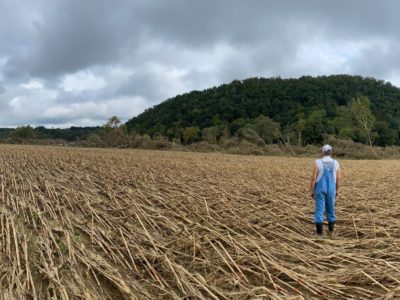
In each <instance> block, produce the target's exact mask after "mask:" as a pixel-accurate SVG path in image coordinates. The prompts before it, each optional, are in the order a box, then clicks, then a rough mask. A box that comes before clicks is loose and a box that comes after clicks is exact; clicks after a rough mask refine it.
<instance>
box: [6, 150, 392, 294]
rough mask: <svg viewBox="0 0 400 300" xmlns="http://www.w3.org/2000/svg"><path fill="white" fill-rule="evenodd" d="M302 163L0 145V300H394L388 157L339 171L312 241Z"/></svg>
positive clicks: (349, 163)
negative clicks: (337, 188)
mask: <svg viewBox="0 0 400 300" xmlns="http://www.w3.org/2000/svg"><path fill="white" fill-rule="evenodd" d="M311 164H312V160H311V159H299V158H297V159H294V158H268V157H251V156H247V157H246V156H229V155H219V154H199V153H197V154H195V153H175V152H155V151H154V152H152V151H124V150H88V149H66V148H50V147H34V146H31V147H28V146H25V147H22V146H1V147H0V182H1V187H0V189H1V190H0V228H1V234H0V296H1V299H360V298H374V299H379V298H381V299H392V298H393V299H394V298H396V297H398V296H399V295H400V290H399V288H398V286H400V251H399V243H400V241H399V236H400V222H399V216H400V210H399V209H400V207H399V206H400V205H399V201H398V198H399V194H400V182H399V181H398V180H397V178H395V176H393V174H395V173H397V170H398V169H399V167H400V162H397V161H344V162H342V165H343V168H344V170H345V175H346V180H345V186H344V187H343V192H342V195H341V197H340V199H339V201H338V204H337V214H338V216H339V221H338V223H337V237H336V239H334V240H330V239H324V240H322V241H320V240H317V239H315V238H314V236H313V235H314V227H313V224H312V210H313V202H312V200H311V198H310V197H309V196H308V193H307V185H308V180H309V175H310V174H309V171H310V170H309V169H310V165H311Z"/></svg>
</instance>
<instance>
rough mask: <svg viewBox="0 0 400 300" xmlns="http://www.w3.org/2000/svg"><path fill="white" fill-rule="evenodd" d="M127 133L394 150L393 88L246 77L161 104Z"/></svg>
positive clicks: (396, 111)
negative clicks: (340, 142)
mask: <svg viewBox="0 0 400 300" xmlns="http://www.w3.org/2000/svg"><path fill="white" fill-rule="evenodd" d="M126 127H127V129H128V131H129V132H131V133H137V134H148V135H150V136H151V137H157V136H165V137H168V138H169V139H170V140H176V141H179V142H183V143H186V144H189V143H192V142H196V141H199V140H205V141H208V142H210V143H214V142H218V141H219V140H220V139H221V138H225V137H230V136H237V137H240V138H245V139H247V140H250V141H252V142H256V143H266V144H269V143H277V142H279V143H287V144H301V145H305V144H318V143H321V142H323V140H324V139H325V138H326V137H328V136H330V137H337V138H346V139H349V138H350V139H352V140H353V141H355V142H361V143H365V144H371V145H372V144H374V145H380V146H385V145H399V144H400V139H399V128H400V89H399V88H397V87H395V86H393V85H392V84H390V83H388V82H384V81H382V80H376V79H373V78H363V77H360V76H349V75H333V76H321V77H309V76H305V77H301V78H299V79H281V78H250V79H246V80H243V81H238V80H235V81H233V82H231V83H230V84H223V85H221V86H219V87H213V88H210V89H207V90H204V91H193V92H190V93H187V94H183V95H179V96H176V97H174V98H171V99H168V100H166V101H165V102H163V103H161V104H159V105H157V106H155V107H153V108H151V109H148V110H146V111H145V112H143V113H142V114H140V115H139V116H137V117H134V118H132V119H131V120H129V121H128V122H127V123H126Z"/></svg>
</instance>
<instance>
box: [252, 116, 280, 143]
mask: <svg viewBox="0 0 400 300" xmlns="http://www.w3.org/2000/svg"><path fill="white" fill-rule="evenodd" d="M251 128H253V129H254V131H255V132H257V134H258V136H259V137H260V138H261V139H262V140H263V142H264V143H266V144H272V143H273V142H274V141H276V140H277V139H278V137H279V128H280V126H279V124H278V123H277V122H275V121H274V120H272V119H271V118H269V117H266V116H259V117H258V118H257V119H255V120H254V121H253V122H252V125H251Z"/></svg>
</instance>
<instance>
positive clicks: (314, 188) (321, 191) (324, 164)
mask: <svg viewBox="0 0 400 300" xmlns="http://www.w3.org/2000/svg"><path fill="white" fill-rule="evenodd" d="M322 154H323V157H322V158H321V159H318V160H316V161H315V164H314V170H313V175H312V177H311V184H310V191H311V197H312V198H313V199H314V201H315V211H314V224H315V226H316V228H317V236H318V237H322V233H323V222H324V212H325V211H326V217H327V219H328V225H329V235H330V236H333V232H334V227H335V221H336V215H335V201H336V198H337V197H338V196H339V188H340V180H341V173H340V165H339V163H338V162H337V161H336V160H334V159H332V157H331V155H332V147H331V146H330V145H324V146H323V147H322Z"/></svg>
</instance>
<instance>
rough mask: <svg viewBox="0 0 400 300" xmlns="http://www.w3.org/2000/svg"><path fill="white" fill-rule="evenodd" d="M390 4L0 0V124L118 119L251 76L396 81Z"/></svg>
mask: <svg viewBox="0 0 400 300" xmlns="http://www.w3.org/2000/svg"><path fill="white" fill-rule="evenodd" d="M398 11H400V2H398V1H395V0H390V1H389V0H383V1H372V0H353V1H344V0H340V1H329V2H328V1H319V0H297V1H289V0H283V1H265V0H251V1H247V2H244V1H239V0H230V1H228V0H221V1H211V0H205V1H187V0H170V1H161V0H155V1H145V0H136V1H129V0H121V1H117V2H116V1H111V0H109V1H105V0H86V1H78V0H59V1H44V0H42V1H40V0H38V1H28V0H21V1H11V0H3V1H1V2H0V108H1V111H0V121H1V124H0V126H18V125H22V124H32V125H50V126H56V127H57V126H68V125H72V124H74V125H99V124H101V123H103V122H104V121H105V120H106V119H107V118H108V117H109V116H111V115H114V114H115V115H118V116H120V117H121V118H122V119H123V120H127V119H129V118H131V117H133V116H134V115H136V114H138V113H140V112H141V111H143V110H144V109H145V108H147V107H150V106H152V105H154V104H156V103H159V102H161V101H163V100H165V99H166V98H168V97H172V96H174V95H176V94H181V93H184V92H188V91H190V90H193V89H203V88H207V87H210V86H215V85H218V84H221V83H224V82H230V81H232V80H234V79H243V78H247V77H254V76H281V77H299V76H302V75H328V74H338V73H347V74H357V75H363V76H372V77H377V78H378V79H383V80H386V81H391V82H392V83H393V84H395V85H400V68H399V65H400V59H399V56H398V55H397V53H398V52H399V51H398V50H399V48H400V44H399V41H400V29H399V28H400V26H398V24H397V23H398V22H397V12H398Z"/></svg>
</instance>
